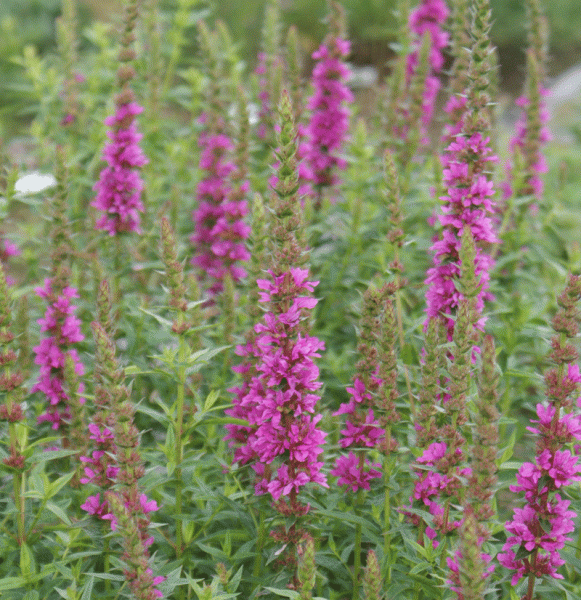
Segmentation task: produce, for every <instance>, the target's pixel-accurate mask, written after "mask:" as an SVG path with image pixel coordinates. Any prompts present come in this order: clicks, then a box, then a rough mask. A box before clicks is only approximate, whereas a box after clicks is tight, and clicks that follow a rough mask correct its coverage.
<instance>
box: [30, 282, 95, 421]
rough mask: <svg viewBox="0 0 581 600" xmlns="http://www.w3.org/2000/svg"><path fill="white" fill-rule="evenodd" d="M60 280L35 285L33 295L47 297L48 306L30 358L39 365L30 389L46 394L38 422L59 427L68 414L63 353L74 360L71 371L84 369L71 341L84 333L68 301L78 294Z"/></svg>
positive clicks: (67, 418)
mask: <svg viewBox="0 0 581 600" xmlns="http://www.w3.org/2000/svg"><path fill="white" fill-rule="evenodd" d="M60 283H61V281H58V280H55V279H54V278H53V279H45V281H44V286H43V287H38V288H35V291H36V293H37V295H38V296H40V297H41V298H44V299H46V300H47V302H48V307H47V309H46V312H45V315H44V317H43V318H42V319H39V320H38V322H39V324H40V326H41V327H40V330H41V331H43V332H46V334H45V337H44V338H43V339H42V340H41V341H40V344H39V345H38V346H36V347H35V348H34V349H33V350H34V353H35V354H36V358H35V360H34V362H35V364H37V365H39V366H40V377H39V380H38V383H36V385H35V386H34V387H33V388H32V391H33V392H36V391H39V392H42V393H43V394H44V395H45V396H46V398H47V400H48V402H49V406H48V408H47V410H46V412H45V413H43V414H42V415H40V417H39V418H38V422H39V423H42V422H44V421H48V422H50V423H52V428H53V429H59V428H61V427H62V425H63V424H65V423H66V422H68V420H69V419H70V417H71V414H70V410H69V406H68V403H69V396H68V394H67V391H66V385H65V361H66V357H67V355H68V356H70V357H71V358H72V359H73V361H74V363H75V373H76V374H77V375H83V373H84V367H83V364H82V363H81V361H80V358H79V355H78V353H77V350H76V349H75V348H74V345H75V344H76V343H77V342H82V341H83V340H84V339H85V336H84V335H83V334H82V333H81V329H80V320H79V319H78V318H77V317H76V316H75V311H76V309H77V307H76V306H75V305H74V304H72V303H71V300H72V298H78V297H79V294H78V292H77V290H76V289H75V288H73V287H70V286H68V285H67V286H64V287H62V285H59V284H60ZM81 391H82V388H81Z"/></svg>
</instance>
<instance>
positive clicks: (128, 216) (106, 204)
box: [91, 95, 147, 235]
mask: <svg viewBox="0 0 581 600" xmlns="http://www.w3.org/2000/svg"><path fill="white" fill-rule="evenodd" d="M141 112H143V108H142V107H141V106H139V104H137V103H136V102H133V101H131V102H125V101H124V95H120V97H119V98H118V101H117V109H116V111H115V114H114V115H111V116H109V117H107V118H106V119H105V125H107V126H108V127H110V128H111V129H110V131H108V132H107V137H108V138H109V140H110V142H109V144H107V146H106V147H105V150H104V151H103V157H102V159H103V160H104V161H105V162H106V163H107V166H106V167H105V168H104V169H103V170H102V171H101V173H100V175H99V181H97V183H96V184H95V188H94V189H95V191H96V192H97V196H96V198H95V200H93V202H92V203H91V206H94V207H95V208H96V209H97V210H99V211H101V212H102V213H103V214H102V215H101V216H100V217H99V219H98V220H97V223H96V227H97V229H102V230H104V231H108V232H109V235H116V234H118V233H121V232H123V231H135V232H137V233H141V231H140V229H139V223H140V221H141V218H140V215H139V213H140V212H143V210H144V208H143V203H142V201H141V192H142V190H143V181H142V180H141V176H140V175H139V169H140V168H141V167H143V166H144V165H145V164H147V159H146V158H145V155H144V154H143V152H142V151H141V148H140V147H139V141H140V140H141V138H142V137H143V136H142V135H141V134H140V133H138V131H137V126H136V124H135V116H136V115H138V114H140V113H141Z"/></svg>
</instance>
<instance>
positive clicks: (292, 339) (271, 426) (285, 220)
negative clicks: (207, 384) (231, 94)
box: [240, 92, 327, 535]
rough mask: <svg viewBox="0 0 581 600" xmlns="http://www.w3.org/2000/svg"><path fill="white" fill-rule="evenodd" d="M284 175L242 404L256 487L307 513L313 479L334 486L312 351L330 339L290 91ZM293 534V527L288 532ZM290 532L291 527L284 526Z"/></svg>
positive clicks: (284, 115) (284, 104)
mask: <svg viewBox="0 0 581 600" xmlns="http://www.w3.org/2000/svg"><path fill="white" fill-rule="evenodd" d="M280 113H281V128H280V133H279V135H278V148H279V150H278V159H279V167H278V177H277V184H276V187H275V188H274V192H275V194H276V196H277V198H276V199H275V200H274V205H273V209H272V211H273V217H272V222H271V268H270V269H268V275H269V278H268V279H259V280H258V282H257V284H258V287H259V289H260V292H259V295H260V301H261V302H263V303H264V304H265V306H266V313H265V315H264V318H263V320H262V322H260V323H258V324H257V325H256V326H255V328H254V331H255V333H256V334H257V335H256V339H255V341H254V345H253V347H252V348H251V349H250V351H251V353H252V354H253V355H254V356H255V369H256V374H255V375H254V376H253V377H252V379H251V381H250V383H249V384H248V388H247V390H248V391H247V393H246V395H245V396H244V397H243V398H241V399H240V404H241V405H243V406H245V407H246V410H247V411H248V420H249V425H250V428H251V431H250V432H249V433H248V440H247V446H248V447H249V452H248V454H249V455H252V456H253V458H256V460H257V461H258V462H256V463H255V464H254V465H253V467H254V470H255V472H256V474H257V483H256V493H257V494H264V493H269V494H270V495H271V496H272V498H273V499H274V501H275V502H274V507H275V508H276V509H277V510H278V511H279V512H281V513H283V514H287V515H288V514H295V515H301V514H305V513H307V512H308V510H309V505H305V504H303V503H302V502H301V501H300V500H299V497H298V494H299V492H300V489H301V488H302V487H303V486H305V485H306V484H307V483H309V482H312V483H318V484H320V485H323V486H325V487H327V483H326V479H325V476H324V475H323V473H322V472H321V467H322V465H323V463H322V462H320V461H319V460H318V456H319V455H320V454H321V452H322V448H321V445H322V444H323V441H324V438H325V435H326V434H325V433H323V432H322V431H321V430H320V429H319V428H318V422H319V421H320V419H321V416H320V415H317V414H316V412H315V406H316V402H317V400H318V396H317V395H316V394H315V393H314V392H316V390H318V389H319V388H320V387H321V383H320V382H319V381H318V375H319V369H318V368H317V366H316V365H315V364H314V361H313V358H315V357H318V356H320V355H319V351H320V350H322V349H323V348H324V344H323V343H322V342H321V341H320V340H318V339H317V338H315V337H312V336H310V335H309V334H308V330H309V327H308V315H309V313H308V311H309V310H311V309H312V308H314V306H315V305H316V304H317V300H316V299H315V298H313V297H312V296H311V293H312V292H313V290H314V287H315V285H317V282H312V281H308V269H306V268H301V266H302V265H304V263H305V261H306V260H307V253H306V251H305V244H304V232H303V231H302V230H303V225H302V220H301V214H300V209H299V207H298V198H297V195H296V192H297V189H298V175H297V168H296V167H297V165H296V158H295V155H296V130H295V127H294V123H293V118H292V107H291V104H290V99H289V97H288V94H287V93H286V92H283V94H282V99H281V103H280ZM287 533H288V532H287ZM285 535H286V533H285Z"/></svg>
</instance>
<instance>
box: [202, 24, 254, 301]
mask: <svg viewBox="0 0 581 600" xmlns="http://www.w3.org/2000/svg"><path fill="white" fill-rule="evenodd" d="M199 29H200V40H201V45H202V48H203V49H204V52H205V55H206V60H207V62H208V64H207V68H208V71H209V75H210V77H211V80H212V83H211V84H210V85H209V86H208V105H209V106H208V110H207V112H206V113H204V114H203V115H202V118H201V121H202V123H203V125H204V127H205V130H204V131H203V133H202V134H201V135H200V138H199V144H200V148H201V151H202V152H201V156H200V164H199V167H200V170H201V171H202V172H203V176H202V178H201V180H200V182H199V183H198V187H197V200H198V207H197V208H196V209H195V210H194V211H193V214H192V218H193V220H194V223H195V231H194V234H193V235H192V236H191V237H190V241H191V243H192V244H193V245H194V256H193V258H192V260H191V263H192V265H194V266H195V267H197V268H198V269H199V272H200V273H202V274H203V277H204V279H208V281H209V288H208V292H209V293H210V295H211V296H214V295H216V294H219V293H220V292H221V291H222V290H223V288H224V283H223V280H224V278H225V277H226V276H227V275H229V276H230V277H231V278H232V281H233V282H234V283H238V282H239V281H240V280H241V279H243V278H244V277H245V276H246V270H245V269H244V268H243V267H242V266H241V264H240V263H242V262H246V261H247V260H248V259H249V258H250V253H249V252H248V250H247V249H246V245H245V240H246V238H247V237H248V235H249V233H250V227H249V226H248V225H247V224H246V223H245V222H244V217H245V216H246V215H247V214H248V204H247V202H246V200H245V198H244V195H245V193H246V191H247V189H248V183H247V182H246V181H241V180H240V178H239V175H240V173H244V170H243V169H242V170H241V165H240V164H239V165H237V164H236V162H235V160H234V156H233V154H234V150H235V146H234V143H233V141H232V139H231V138H230V136H229V135H228V132H227V128H226V123H225V121H224V117H223V116H222V115H223V106H222V101H221V98H220V95H221V86H220V83H219V82H220V80H221V79H222V78H223V77H224V73H223V67H222V66H221V64H220V61H219V59H218V58H217V56H216V53H217V51H216V46H217V44H218V40H217V36H214V35H213V34H212V33H211V32H210V31H209V30H208V28H207V27H206V25H205V24H203V23H201V24H200V27H199ZM233 180H234V181H233Z"/></svg>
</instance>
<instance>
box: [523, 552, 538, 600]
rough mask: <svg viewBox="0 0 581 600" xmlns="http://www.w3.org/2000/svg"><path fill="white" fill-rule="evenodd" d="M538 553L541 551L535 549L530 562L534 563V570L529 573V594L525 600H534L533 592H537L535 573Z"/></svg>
mask: <svg viewBox="0 0 581 600" xmlns="http://www.w3.org/2000/svg"><path fill="white" fill-rule="evenodd" d="M538 553H539V549H538V548H535V549H534V550H533V552H532V554H531V558H530V560H531V562H532V563H533V569H532V572H531V573H529V581H528V586H527V593H526V594H525V596H524V598H523V600H533V592H534V591H535V580H536V576H535V573H534V572H535V567H536V562H537V554H538Z"/></svg>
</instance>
